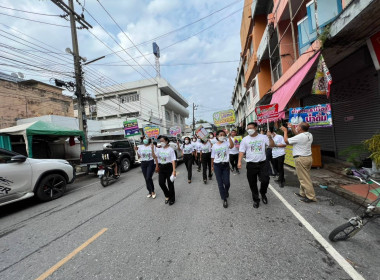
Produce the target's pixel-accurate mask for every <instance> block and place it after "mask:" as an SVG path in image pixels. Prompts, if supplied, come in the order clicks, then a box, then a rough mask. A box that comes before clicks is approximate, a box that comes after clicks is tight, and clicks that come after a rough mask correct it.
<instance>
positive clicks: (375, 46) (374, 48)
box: [367, 32, 380, 70]
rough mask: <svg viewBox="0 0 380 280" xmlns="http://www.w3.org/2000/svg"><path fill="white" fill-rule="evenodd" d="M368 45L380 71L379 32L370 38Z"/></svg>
mask: <svg viewBox="0 0 380 280" xmlns="http://www.w3.org/2000/svg"><path fill="white" fill-rule="evenodd" d="M367 45H368V49H369V52H370V53H371V56H372V60H373V63H374V64H375V68H376V70H380V32H377V33H376V34H375V35H373V36H372V37H371V38H369V39H368V40H367Z"/></svg>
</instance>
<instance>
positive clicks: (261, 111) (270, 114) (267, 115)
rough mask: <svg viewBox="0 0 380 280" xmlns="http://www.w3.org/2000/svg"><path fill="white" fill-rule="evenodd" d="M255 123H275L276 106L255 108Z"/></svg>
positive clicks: (277, 115) (277, 116)
mask: <svg viewBox="0 0 380 280" xmlns="http://www.w3.org/2000/svg"><path fill="white" fill-rule="evenodd" d="M255 112H256V116H257V123H259V124H264V123H266V122H267V121H269V122H275V121H278V119H279V114H278V104H277V103H274V104H270V105H263V106H259V107H256V108H255Z"/></svg>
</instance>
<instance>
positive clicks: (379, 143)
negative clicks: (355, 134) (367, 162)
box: [364, 134, 380, 173]
mask: <svg viewBox="0 0 380 280" xmlns="http://www.w3.org/2000/svg"><path fill="white" fill-rule="evenodd" d="M364 145H365V146H366V148H367V149H368V151H369V152H370V153H371V155H370V156H369V157H370V158H371V159H372V172H373V173H380V170H379V169H380V134H375V135H373V136H372V137H371V138H370V139H368V140H365V141H364Z"/></svg>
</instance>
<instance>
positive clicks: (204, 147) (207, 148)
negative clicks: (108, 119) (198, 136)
mask: <svg viewBox="0 0 380 280" xmlns="http://www.w3.org/2000/svg"><path fill="white" fill-rule="evenodd" d="M201 152H202V153H204V154H206V153H211V143H210V142H209V141H207V142H206V143H204V144H203V143H202V146H201Z"/></svg>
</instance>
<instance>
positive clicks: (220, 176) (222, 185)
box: [214, 162, 230, 200]
mask: <svg viewBox="0 0 380 280" xmlns="http://www.w3.org/2000/svg"><path fill="white" fill-rule="evenodd" d="M214 172H215V177H216V181H217V182H218V187H219V193H220V197H221V198H222V200H225V199H227V197H228V196H229V195H228V191H229V189H230V163H229V162H221V163H214Z"/></svg>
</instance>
